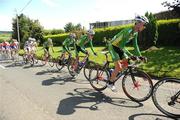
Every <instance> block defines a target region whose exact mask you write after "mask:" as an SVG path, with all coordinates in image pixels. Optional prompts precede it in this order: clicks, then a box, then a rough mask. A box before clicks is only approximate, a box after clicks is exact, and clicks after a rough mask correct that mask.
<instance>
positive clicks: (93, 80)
mask: <svg viewBox="0 0 180 120" xmlns="http://www.w3.org/2000/svg"><path fill="white" fill-rule="evenodd" d="M108 79H109V72H108V71H107V70H106V69H105V70H102V69H99V68H96V69H91V70H90V72H89V79H88V80H89V82H90V85H91V86H92V87H93V88H94V89H95V90H97V91H103V90H104V89H106V88H107V85H106V83H107V81H108Z"/></svg>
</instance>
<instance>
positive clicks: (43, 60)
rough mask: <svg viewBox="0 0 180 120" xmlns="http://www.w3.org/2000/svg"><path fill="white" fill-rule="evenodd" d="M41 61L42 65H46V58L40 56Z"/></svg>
mask: <svg viewBox="0 0 180 120" xmlns="http://www.w3.org/2000/svg"><path fill="white" fill-rule="evenodd" d="M41 59H42V61H41V63H42V65H46V64H47V58H46V56H44V55H41Z"/></svg>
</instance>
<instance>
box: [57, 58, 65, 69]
mask: <svg viewBox="0 0 180 120" xmlns="http://www.w3.org/2000/svg"><path fill="white" fill-rule="evenodd" d="M64 66H65V64H64V62H63V61H62V60H61V56H59V57H58V58H57V61H56V68H57V69H58V70H59V71H60V70H61V69H62V68H63V67H64Z"/></svg>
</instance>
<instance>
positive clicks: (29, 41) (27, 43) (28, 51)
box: [24, 37, 32, 54]
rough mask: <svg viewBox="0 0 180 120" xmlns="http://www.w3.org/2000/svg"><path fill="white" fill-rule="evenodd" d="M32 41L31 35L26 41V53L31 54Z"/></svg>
mask: <svg viewBox="0 0 180 120" xmlns="http://www.w3.org/2000/svg"><path fill="white" fill-rule="evenodd" d="M31 42H32V38H31V37H29V38H28V40H27V41H26V42H25V43H24V51H25V54H29V53H30V52H31Z"/></svg>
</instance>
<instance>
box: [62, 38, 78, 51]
mask: <svg viewBox="0 0 180 120" xmlns="http://www.w3.org/2000/svg"><path fill="white" fill-rule="evenodd" d="M74 42H75V39H71V38H66V39H65V40H64V42H63V43H62V45H63V50H62V52H68V53H69V46H70V45H72V44H74Z"/></svg>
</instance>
